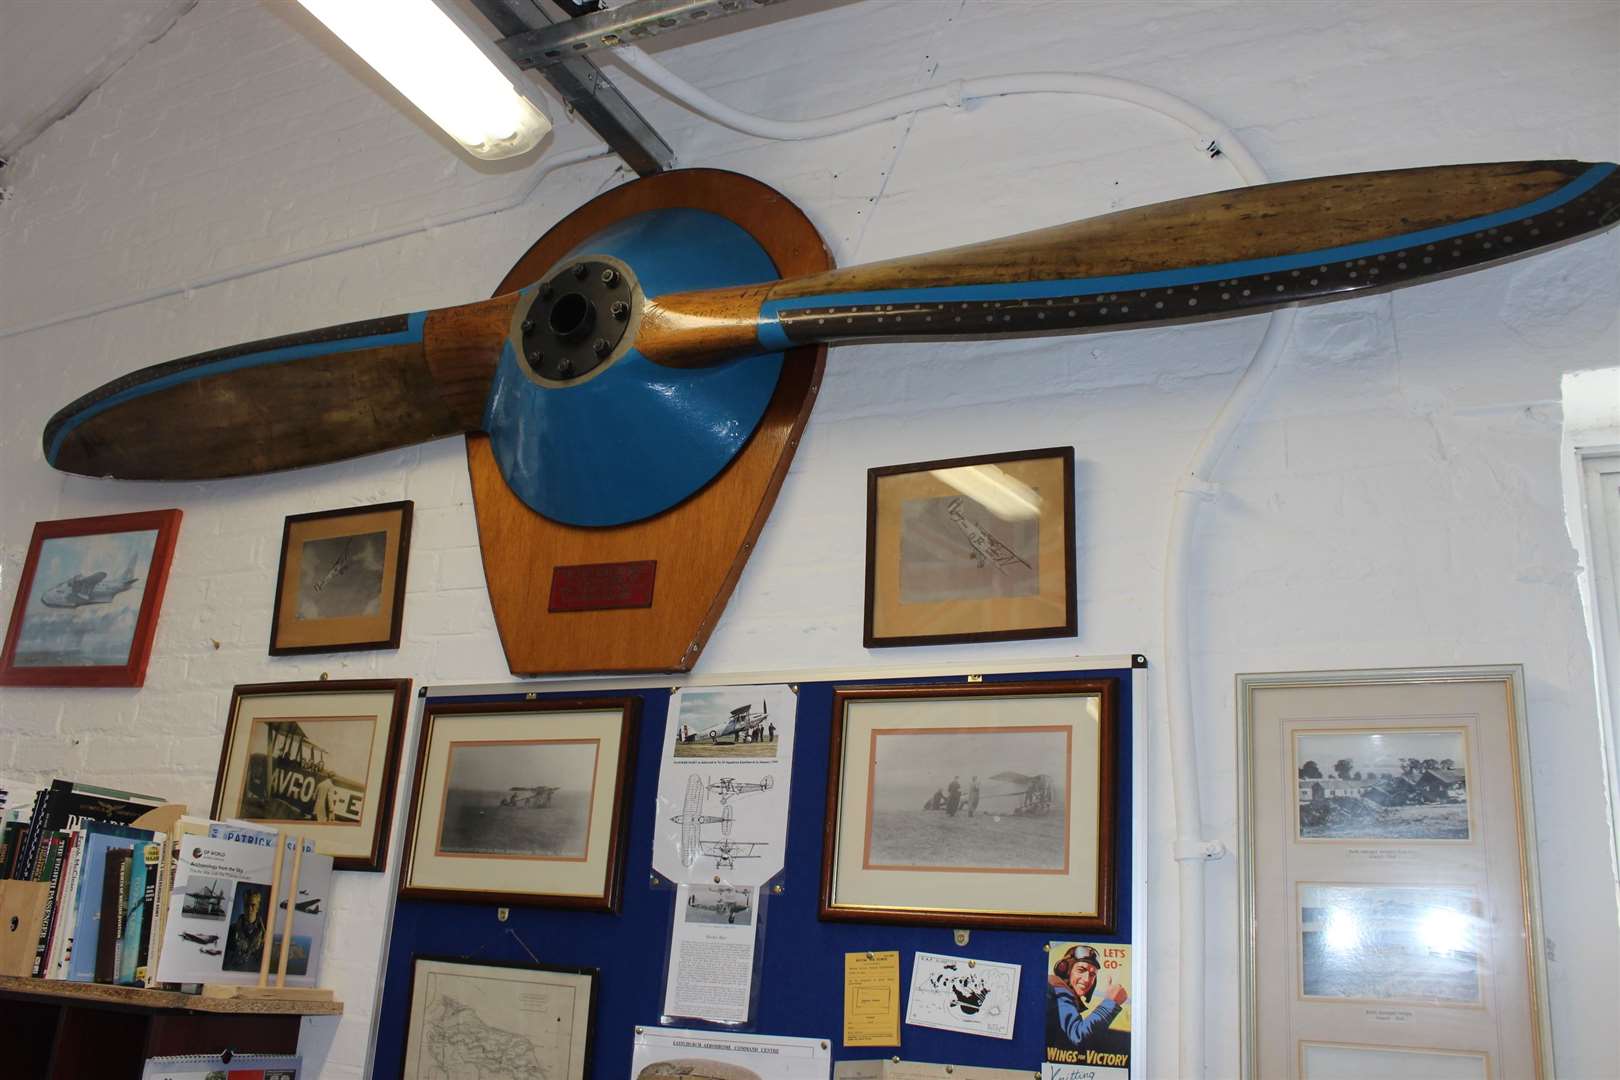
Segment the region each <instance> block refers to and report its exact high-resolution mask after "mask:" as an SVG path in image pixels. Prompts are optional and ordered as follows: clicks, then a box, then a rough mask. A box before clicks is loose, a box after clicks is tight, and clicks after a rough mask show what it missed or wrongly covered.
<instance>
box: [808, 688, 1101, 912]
mask: <svg viewBox="0 0 1620 1080" xmlns="http://www.w3.org/2000/svg"><path fill="white" fill-rule="evenodd" d="M1116 711H1117V706H1116V698H1115V692H1114V681H1113V680H1112V679H1062V680H1052V681H1043V682H1007V683H929V684H919V685H910V686H879V687H859V688H839V689H835V690H834V692H833V716H832V747H831V756H830V758H829V763H830V767H829V768H828V780H827V822H826V832H825V843H824V845H823V847H822V868H821V917H822V918H823V919H834V920H845V921H851V922H891V923H909V924H923V925H938V926H949V927H970V926H976V927H986V928H1000V929H1026V930H1027V929H1035V928H1047V929H1054V930H1072V931H1080V932H1086V933H1105V934H1106V933H1112V932H1113V930H1114V908H1115V896H1114V894H1115V870H1116V867H1115V860H1114V848H1115V832H1114V814H1115V804H1116V790H1115V768H1114V753H1115V724H1116V719H1115V713H1116Z"/></svg>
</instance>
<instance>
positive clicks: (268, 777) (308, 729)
mask: <svg viewBox="0 0 1620 1080" xmlns="http://www.w3.org/2000/svg"><path fill="white" fill-rule="evenodd" d="M376 723H377V722H376V720H374V719H372V718H371V717H369V716H358V717H348V716H341V717H339V716H333V717H300V718H298V719H296V720H294V719H290V718H267V719H258V720H255V721H254V722H253V729H252V734H251V735H249V736H248V741H249V750H248V760H247V777H246V782H245V783H244V784H243V785H242V798H241V802H240V805H239V806H238V808H237V813H236V816H237V817H240V818H244V819H246V820H249V821H286V822H307V821H315V822H324V823H328V824H344V825H359V824H360V816H361V812H362V810H363V809H364V807H365V795H366V775H367V773H368V772H369V771H370V764H371V762H370V757H371V745H372V741H373V735H374V730H375V728H376Z"/></svg>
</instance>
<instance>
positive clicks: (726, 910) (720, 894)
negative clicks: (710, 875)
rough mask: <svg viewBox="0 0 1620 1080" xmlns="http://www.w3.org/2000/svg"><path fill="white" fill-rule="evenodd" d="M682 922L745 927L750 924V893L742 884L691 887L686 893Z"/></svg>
mask: <svg viewBox="0 0 1620 1080" xmlns="http://www.w3.org/2000/svg"><path fill="white" fill-rule="evenodd" d="M686 921H687V922H688V923H698V924H700V925H707V926H717V925H719V924H721V923H725V924H726V925H728V926H748V925H750V924H751V923H752V922H753V921H754V890H753V889H750V888H748V887H746V886H742V885H694V886H692V891H691V892H689V893H687V894H686Z"/></svg>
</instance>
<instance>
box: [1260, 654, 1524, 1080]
mask: <svg viewBox="0 0 1620 1080" xmlns="http://www.w3.org/2000/svg"><path fill="white" fill-rule="evenodd" d="M1237 700H1238V769H1239V792H1240V807H1239V832H1238V838H1239V850H1240V851H1241V852H1242V856H1243V861H1244V868H1243V869H1244V873H1243V893H1242V925H1243V948H1242V975H1243V991H1244V1004H1243V1008H1242V1021H1243V1040H1242V1055H1243V1075H1244V1076H1245V1077H1250V1078H1253V1077H1273V1076H1276V1077H1294V1078H1303V1077H1307V1076H1309V1077H1312V1078H1322V1077H1337V1076H1340V1075H1345V1073H1344V1072H1343V1070H1344V1069H1348V1068H1352V1067H1355V1063H1357V1062H1361V1063H1362V1064H1364V1065H1365V1064H1367V1063H1377V1065H1378V1068H1380V1069H1394V1070H1397V1071H1396V1072H1393V1073H1388V1072H1384V1073H1379V1075H1402V1076H1407V1075H1410V1076H1413V1077H1416V1076H1427V1075H1429V1073H1426V1072H1424V1071H1423V1070H1425V1069H1429V1068H1432V1067H1434V1063H1435V1062H1436V1061H1444V1062H1445V1063H1447V1067H1448V1068H1449V1067H1452V1066H1455V1067H1456V1068H1457V1069H1461V1070H1463V1072H1461V1073H1458V1075H1475V1074H1476V1073H1477V1075H1479V1076H1481V1077H1484V1078H1489V1077H1504V1076H1512V1077H1524V1078H1526V1080H1532V1078H1539V1077H1542V1076H1545V1075H1548V1072H1549V1070H1550V1067H1551V1066H1550V1060H1551V1045H1552V1044H1551V1038H1550V1034H1551V1033H1550V1028H1549V1024H1548V1017H1547V1014H1546V1005H1545V1003H1546V1001H1547V989H1546V975H1545V972H1544V971H1543V970H1542V968H1541V965H1540V963H1539V957H1541V956H1542V955H1544V950H1543V943H1542V938H1541V920H1540V914H1539V885H1538V881H1537V874H1536V868H1535V827H1534V820H1533V814H1532V807H1531V804H1530V799H1529V791H1528V785H1527V779H1526V770H1527V767H1528V760H1529V754H1528V743H1527V739H1526V732H1525V724H1524V673H1523V670H1522V668H1520V667H1518V666H1517V665H1513V666H1501V667H1462V668H1432V669H1383V670H1377V671H1341V672H1294V673H1280V674H1256V675H1239V676H1238V677H1237ZM1408 1067H1409V1071H1407V1072H1399V1070H1401V1069H1408ZM1414 1070H1415V1071H1414ZM1446 1075H1448V1076H1449V1075H1452V1073H1450V1072H1448V1073H1446Z"/></svg>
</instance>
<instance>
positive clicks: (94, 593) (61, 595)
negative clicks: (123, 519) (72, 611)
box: [39, 555, 141, 608]
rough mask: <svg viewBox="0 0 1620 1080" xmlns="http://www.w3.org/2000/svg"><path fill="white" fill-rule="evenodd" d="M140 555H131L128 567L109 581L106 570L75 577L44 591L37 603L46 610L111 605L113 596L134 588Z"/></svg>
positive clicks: (75, 575) (137, 579)
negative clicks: (48, 608) (136, 564)
mask: <svg viewBox="0 0 1620 1080" xmlns="http://www.w3.org/2000/svg"><path fill="white" fill-rule="evenodd" d="M138 558H139V556H137V555H131V556H130V557H129V565H128V566H126V567H124V572H123V573H122V574H120V575H118V576H117V577H115V578H113V579H112V580H111V581H109V580H107V571H105V570H97V571H96V572H95V573H93V574H74V575H73V576H72V577H70V578H68V579H67V580H66V581H64V582H62V583H61V584H59V585H52V586H51V587H50V588H49V589H46V590H45V594H44V595H43V596H41V597H40V598H39V602H40V603H42V604H44V605H45V606H46V607H54V608H80V607H86V606H88V605H90V604H110V603H112V602H113V597H115V596H117V595H118V594H119V593H122V592H127V591H128V590H130V589H132V588H134V586H135V583H136V582H137V581H139V580H141V579H140V578H138V577H136V576H135V563H136V561H137V559H138Z"/></svg>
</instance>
